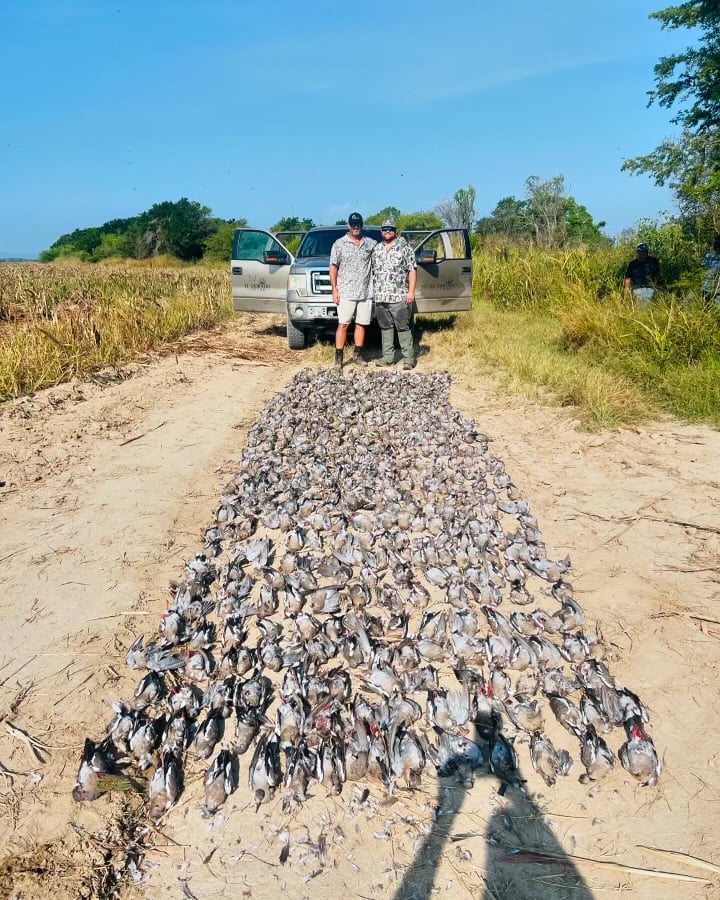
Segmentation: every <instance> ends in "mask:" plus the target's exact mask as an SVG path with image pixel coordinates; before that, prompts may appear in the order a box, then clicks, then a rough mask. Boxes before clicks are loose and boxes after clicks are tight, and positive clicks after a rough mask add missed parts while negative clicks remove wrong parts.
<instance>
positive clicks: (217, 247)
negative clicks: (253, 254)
mask: <svg viewBox="0 0 720 900" xmlns="http://www.w3.org/2000/svg"><path fill="white" fill-rule="evenodd" d="M215 226H216V227H215V231H214V232H213V233H212V234H211V235H210V236H209V237H208V238H206V240H205V247H204V251H205V252H204V253H203V259H207V260H209V261H210V262H228V261H229V260H230V253H231V251H232V239H233V234H234V233H235V229H236V228H247V220H246V219H228V220H224V219H215Z"/></svg>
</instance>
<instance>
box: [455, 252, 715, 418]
mask: <svg viewBox="0 0 720 900" xmlns="http://www.w3.org/2000/svg"><path fill="white" fill-rule="evenodd" d="M682 249H683V253H684V254H685V255H686V256H687V255H688V250H687V247H685V246H684V245H683V248H682ZM629 253H630V255H632V253H631V251H629V250H628V248H622V247H612V248H604V249H602V250H595V251H590V250H588V249H586V248H582V247H580V248H571V249H564V250H560V251H556V252H548V251H542V250H538V249H532V248H530V249H527V248H522V249H521V248H513V247H505V248H502V247H500V248H498V247H495V248H485V249H480V250H478V251H477V252H476V254H475V269H474V295H475V301H474V309H473V313H471V315H470V316H469V317H468V318H467V320H464V321H463V322H461V323H458V339H460V334H461V333H464V332H465V331H467V330H469V331H470V333H471V337H470V339H469V340H468V338H467V337H466V338H464V341H465V343H466V344H467V343H469V344H471V345H472V346H473V347H474V349H475V352H476V353H477V355H478V361H477V362H478V364H479V365H481V364H482V362H483V361H485V362H487V361H492V362H493V363H498V364H500V365H501V366H502V367H503V369H504V372H505V378H506V381H507V380H509V381H510V382H512V381H513V380H516V381H517V382H520V383H522V384H524V385H525V386H526V387H527V386H528V385H532V384H535V385H544V386H546V387H547V388H549V389H550V390H551V391H552V392H553V393H554V394H555V395H556V396H557V397H558V398H559V399H560V401H561V402H573V403H577V404H578V405H579V407H580V410H581V412H582V414H583V415H584V416H585V417H586V418H587V419H588V420H589V421H592V422H596V423H603V422H606V423H610V422H615V423H617V424H622V423H626V422H631V421H637V420H638V419H640V418H643V417H645V416H648V415H653V414H656V413H657V412H658V411H659V410H666V411H668V412H672V413H674V414H675V415H679V416H681V417H683V418H686V419H689V420H698V419H700V420H705V421H709V422H711V423H713V424H715V425H720V380H719V379H718V377H717V376H718V370H719V369H720V307H718V306H717V305H713V306H710V307H707V306H704V305H703V304H702V303H701V302H699V301H698V300H697V299H693V295H692V294H689V295H688V294H686V293H685V291H684V290H683V292H682V293H679V292H676V293H671V292H660V293H659V294H658V296H657V299H656V300H655V301H653V302H652V303H651V304H649V305H648V306H646V307H642V308H638V307H636V306H635V305H634V304H633V302H632V300H630V299H629V298H628V297H626V296H625V295H624V294H623V293H622V292H621V290H620V285H621V284H622V277H623V273H624V269H625V265H626V264H627V260H628V254H629ZM678 271H680V270H678ZM698 280H699V269H698V270H697V271H696V272H695V271H690V272H687V273H685V274H682V273H681V274H680V276H679V277H678V282H677V283H678V284H682V285H685V286H686V285H688V284H695V283H697V282H698ZM688 298H689V299H688Z"/></svg>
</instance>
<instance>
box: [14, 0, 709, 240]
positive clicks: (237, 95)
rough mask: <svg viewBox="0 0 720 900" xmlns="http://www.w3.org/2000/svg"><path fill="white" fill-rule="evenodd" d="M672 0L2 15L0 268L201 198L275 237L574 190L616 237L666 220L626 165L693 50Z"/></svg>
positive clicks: (650, 189) (189, 0) (135, 1)
mask: <svg viewBox="0 0 720 900" xmlns="http://www.w3.org/2000/svg"><path fill="white" fill-rule="evenodd" d="M665 5H667V2H660V0H652V2H646V0H603V2H595V3H578V2H577V0H574V2H568V0H552V2H548V3H538V2H537V0H533V2H530V0H506V2H504V3H488V2H481V0H455V2H453V3H449V4H443V3H423V2H422V0H413V2H407V0H386V2H384V3H372V4H371V3H365V2H359V0H358V2H353V3H350V2H342V0H333V2H326V0H315V2H314V3H313V4H303V3H297V2H289V0H288V2H279V0H263V2H260V0H257V2H254V3H249V2H247V0H233V2H228V0H204V2H203V3H198V2H196V0H174V2H172V3H170V2H166V0H143V2H140V0H130V2H128V0H115V2H106V0H52V2H50V0H0V110H1V111H2V112H1V113H0V211H1V212H0V257H2V256H9V255H23V256H25V255H32V254H35V253H36V252H38V251H39V250H41V249H43V248H45V247H48V246H49V245H50V244H51V243H52V242H53V241H54V240H55V239H56V238H57V237H59V236H60V235H61V234H63V233H66V232H68V231H72V230H74V229H75V228H85V227H89V226H92V225H100V224H102V223H103V222H105V221H107V220H109V219H112V218H117V217H126V216H133V215H136V214H137V213H140V212H142V211H143V210H145V209H147V208H148V207H150V206H151V205H152V204H153V203H157V202H160V201H163V200H178V199H179V198H180V197H188V198H190V199H191V200H197V201H199V202H201V203H203V204H205V205H207V206H209V207H210V208H211V209H212V211H213V213H214V214H215V215H218V216H222V217H223V218H234V217H240V216H243V217H245V218H246V219H248V221H249V222H250V224H252V225H257V226H260V227H268V226H269V225H271V224H272V223H273V222H276V221H277V220H278V219H280V218H281V217H282V216H285V215H298V216H300V217H301V218H302V217H306V216H307V217H310V218H312V219H314V220H315V221H316V222H317V223H328V222H334V221H335V220H336V219H339V218H342V217H344V216H345V215H347V213H348V212H350V211H351V210H353V209H358V210H360V211H361V212H363V213H365V214H366V215H367V214H370V213H373V212H376V211H377V210H379V209H381V208H382V207H384V206H388V205H393V206H397V207H399V208H400V209H401V210H402V211H403V212H411V211H414V210H419V209H431V208H433V207H434V206H435V205H436V204H437V203H438V202H439V201H441V200H442V199H443V198H444V197H448V196H451V195H452V194H453V193H454V192H455V191H456V190H457V189H458V188H459V187H465V186H467V185H474V186H475V188H476V190H477V202H476V212H477V215H478V216H480V215H485V214H488V213H489V212H490V211H491V210H492V208H493V207H494V206H495V204H496V203H497V201H498V200H499V199H501V198H502V197H505V196H508V195H514V196H516V197H522V196H523V195H524V184H525V180H526V178H527V177H528V176H529V175H538V176H540V177H541V178H543V179H545V178H551V177H552V176H554V175H557V174H559V173H562V174H563V175H564V176H565V179H566V182H567V184H568V186H569V189H570V193H571V194H572V195H573V196H574V197H575V198H576V199H577V200H578V202H579V203H582V204H584V205H585V206H587V207H588V209H589V210H590V212H591V213H592V215H593V216H594V218H595V219H596V220H605V221H606V222H607V223H608V227H607V231H608V233H609V234H615V233H617V232H618V231H620V230H621V229H623V228H625V227H628V226H631V225H632V224H633V223H634V222H636V221H637V220H638V219H639V218H641V217H644V216H651V217H655V216H657V215H658V214H659V213H661V212H662V211H663V210H672V209H673V204H672V197H671V195H670V193H669V192H668V191H666V190H662V189H659V188H657V187H656V186H655V185H654V184H653V183H652V182H651V180H650V179H649V178H647V177H637V176H636V177H630V176H629V175H626V174H624V173H622V172H620V165H621V163H622V160H623V159H625V158H627V157H632V156H635V155H638V154H641V153H646V152H649V151H650V150H652V149H653V148H654V147H655V146H657V144H658V143H659V142H660V141H661V140H662V139H663V138H664V137H668V136H671V135H673V134H675V133H677V128H676V126H674V125H672V124H671V122H670V118H671V115H672V112H671V111H668V110H663V109H659V108H658V107H655V106H653V107H650V108H649V109H648V108H647V92H648V91H649V90H650V89H651V88H652V87H653V83H654V82H653V66H654V64H655V63H656V62H657V61H658V59H659V57H661V56H663V55H668V54H669V53H673V52H676V51H678V50H681V49H683V48H684V47H686V46H687V45H688V44H689V43H691V35H690V34H689V33H688V32H687V31H680V32H664V31H662V30H661V29H660V27H659V24H658V23H657V22H655V21H654V20H653V21H651V20H649V19H648V14H649V13H650V12H652V11H653V10H657V9H660V8H662V7H663V6H665Z"/></svg>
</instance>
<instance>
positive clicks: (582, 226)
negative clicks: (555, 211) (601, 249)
mask: <svg viewBox="0 0 720 900" xmlns="http://www.w3.org/2000/svg"><path fill="white" fill-rule="evenodd" d="M564 219H565V237H566V240H567V241H568V242H570V243H572V244H588V245H589V246H591V247H592V246H598V245H599V244H606V243H608V240H609V239H608V238H607V237H606V236H605V235H604V234H603V233H602V231H601V230H600V229H601V228H604V227H605V222H595V221H594V220H593V217H592V216H591V215H590V213H589V212H588V210H587V207H585V206H582V205H581V204H580V203H578V202H577V200H576V199H575V198H574V197H568V198H567V199H566V201H565V211H564Z"/></svg>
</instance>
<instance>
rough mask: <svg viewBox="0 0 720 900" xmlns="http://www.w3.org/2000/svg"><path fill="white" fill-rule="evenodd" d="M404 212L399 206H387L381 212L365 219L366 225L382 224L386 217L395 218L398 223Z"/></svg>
mask: <svg viewBox="0 0 720 900" xmlns="http://www.w3.org/2000/svg"><path fill="white" fill-rule="evenodd" d="M401 215H402V213H401V212H400V210H399V209H398V208H397V206H385V207H384V208H383V209H381V210H380V211H379V212H376V213H373V214H372V215H371V216H368V217H367V218H366V219H365V224H366V225H382V223H383V222H384V221H385V219H395V222H396V223H397V221H398V219H399V218H400V216H401Z"/></svg>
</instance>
